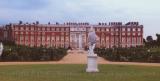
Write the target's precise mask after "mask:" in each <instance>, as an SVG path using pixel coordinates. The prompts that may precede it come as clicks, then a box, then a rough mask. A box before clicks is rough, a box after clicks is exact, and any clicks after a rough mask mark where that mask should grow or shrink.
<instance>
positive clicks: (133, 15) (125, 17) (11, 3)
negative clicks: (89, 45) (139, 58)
mask: <svg viewBox="0 0 160 81" xmlns="http://www.w3.org/2000/svg"><path fill="white" fill-rule="evenodd" d="M159 3H160V1H159V0H0V18H1V19H0V23H7V22H18V21H19V20H22V21H24V22H34V21H36V20H39V21H40V23H47V22H48V21H51V23H52V22H56V21H58V22H60V23H63V22H68V21H74V22H86V21H87V22H90V23H94V24H97V23H98V22H110V21H122V22H123V23H126V22H128V21H139V22H140V24H143V25H144V32H145V36H146V35H154V34H155V32H157V33H158V32H159V30H160V28H159V27H158V26H159V25H160V24H159V22H158V21H160V15H159V14H160V6H159ZM150 30H154V31H150Z"/></svg>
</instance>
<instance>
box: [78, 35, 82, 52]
mask: <svg viewBox="0 0 160 81" xmlns="http://www.w3.org/2000/svg"><path fill="white" fill-rule="evenodd" d="M79 49H80V50H82V34H81V33H80V34H79Z"/></svg>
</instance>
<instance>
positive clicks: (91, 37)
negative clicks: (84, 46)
mask: <svg viewBox="0 0 160 81" xmlns="http://www.w3.org/2000/svg"><path fill="white" fill-rule="evenodd" d="M97 40H98V37H97V35H96V33H95V31H94V29H93V27H91V28H90V31H89V34H88V43H89V53H88V56H87V68H86V72H99V70H98V65H97V54H94V48H95V45H96V41H97Z"/></svg>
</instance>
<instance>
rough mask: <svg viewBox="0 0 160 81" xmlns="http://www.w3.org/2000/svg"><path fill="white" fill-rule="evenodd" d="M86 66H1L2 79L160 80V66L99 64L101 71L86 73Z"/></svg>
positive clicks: (78, 80) (0, 77) (57, 80)
mask: <svg viewBox="0 0 160 81" xmlns="http://www.w3.org/2000/svg"><path fill="white" fill-rule="evenodd" d="M85 68H86V65H78V64H75V65H73V64H68V65H67V64H66V65H65V64H62V65H60V64H58V65H51V64H44V65H7V66H0V81H160V67H150V66H132V65H99V69H100V72H99V73H86V72H85Z"/></svg>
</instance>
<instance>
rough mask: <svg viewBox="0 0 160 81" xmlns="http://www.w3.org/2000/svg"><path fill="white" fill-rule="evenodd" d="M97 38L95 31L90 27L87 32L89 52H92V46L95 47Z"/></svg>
mask: <svg viewBox="0 0 160 81" xmlns="http://www.w3.org/2000/svg"><path fill="white" fill-rule="evenodd" d="M97 39H98V37H97V35H96V33H95V31H94V29H93V27H91V28H90V31H89V34H88V44H89V54H94V48H95V45H96V41H97Z"/></svg>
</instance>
